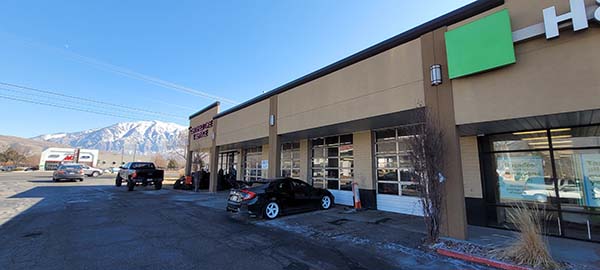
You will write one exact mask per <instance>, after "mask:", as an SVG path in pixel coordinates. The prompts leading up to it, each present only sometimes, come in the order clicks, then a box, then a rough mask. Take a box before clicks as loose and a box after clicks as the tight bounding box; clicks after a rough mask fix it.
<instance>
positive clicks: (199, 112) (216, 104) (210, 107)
mask: <svg viewBox="0 0 600 270" xmlns="http://www.w3.org/2000/svg"><path fill="white" fill-rule="evenodd" d="M220 104H221V102H219V101H215V102H213V103H212V104H210V105H208V106H206V107H204V109H202V110H200V111H198V112H196V113H194V114H192V115H190V118H189V120H192V118H194V117H196V116H198V115H201V114H203V113H205V112H206V111H208V110H210V109H212V108H214V107H215V106H219V105H220Z"/></svg>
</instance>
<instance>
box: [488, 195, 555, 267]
mask: <svg viewBox="0 0 600 270" xmlns="http://www.w3.org/2000/svg"><path fill="white" fill-rule="evenodd" d="M507 217H508V221H509V222H510V223H512V224H513V225H514V226H515V228H516V229H517V230H518V231H519V234H518V237H517V239H516V241H515V242H514V243H513V244H512V245H510V246H509V247H507V248H505V249H503V250H501V251H500V252H499V255H500V257H502V258H503V259H508V260H511V261H513V262H515V263H517V264H519V265H527V266H530V267H533V268H536V269H561V268H562V267H561V265H560V264H559V263H557V262H556V261H555V260H554V259H553V258H552V255H550V250H549V249H548V245H547V243H546V241H545V238H544V236H543V235H542V232H543V228H544V227H543V226H544V222H545V221H546V220H548V219H549V216H548V215H547V214H546V212H545V211H544V210H543V209H540V208H539V207H538V206H537V205H535V206H532V207H528V206H527V205H526V204H524V203H520V204H516V205H514V206H513V207H512V208H510V209H508V210H507Z"/></svg>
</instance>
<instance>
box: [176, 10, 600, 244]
mask: <svg viewBox="0 0 600 270" xmlns="http://www.w3.org/2000/svg"><path fill="white" fill-rule="evenodd" d="M596 18H600V11H599V10H598V5H597V4H596V2H595V1H593V0H585V1H584V0H571V1H564V0H561V1H549V0H544V1H521V0H507V1H498V0H488V1H476V2H474V3H472V4H470V5H468V6H465V7H463V8H460V9H458V10H456V11H454V12H451V13H449V14H447V15H444V16H442V17H440V18H437V19H435V20H432V21H430V22H427V23H425V24H423V25H421V26H418V27H416V28H414V29H411V30H409V31H407V32H404V33H401V34H399V35H397V36H395V37H393V38H391V39H389V40H386V41H384V42H382V43H379V44H377V45H375V46H373V47H370V48H368V49H366V50H364V51H361V52H359V53H357V54H355V55H352V56H350V57H348V58H345V59H343V60H341V61H339V62H336V63H333V64H331V65H329V66H327V67H325V68H323V69H320V70H317V71H315V72H313V73H311V74H308V75H306V76H304V77H302V78H299V79H297V80H294V81H292V82H290V83H288V84H285V85H283V86H281V87H279V88H276V89H274V90H272V91H270V92H267V93H265V94H263V95H261V96H258V97H256V98H254V99H252V100H249V101H247V102H245V103H243V104H240V105H238V106H236V107H233V108H231V109H228V110H225V111H220V110H219V103H215V104H212V105H210V106H208V107H207V108H204V109H203V110H201V111H199V112H198V113H196V114H194V115H192V116H190V131H191V132H190V155H188V156H189V157H190V158H189V160H188V166H187V172H188V173H189V172H190V171H191V170H192V169H193V170H196V169H197V168H195V166H192V165H193V164H192V163H193V162H192V161H193V159H192V157H194V156H196V157H197V156H199V155H205V156H207V157H208V158H207V161H208V164H209V165H208V168H209V170H210V171H211V172H215V173H211V183H210V190H211V191H216V188H217V184H216V178H217V173H216V172H217V171H218V170H220V169H223V170H224V173H227V171H228V168H229V167H230V166H231V165H232V166H234V167H235V168H236V170H237V172H238V173H237V176H238V179H240V180H242V179H244V180H252V179H255V178H271V177H279V176H292V177H297V178H299V179H303V180H305V181H307V182H308V183H310V184H312V185H314V186H318V187H325V188H328V189H329V190H331V191H332V193H333V194H334V195H335V197H336V203H338V204H351V203H352V193H351V191H350V190H351V183H353V182H356V183H358V186H359V187H360V195H361V199H362V203H363V206H366V207H369V208H372V209H379V210H383V211H393V212H398V213H404V214H408V215H419V214H420V213H421V211H420V209H419V207H420V205H419V202H418V197H417V194H416V190H415V183H413V182H412V181H411V178H410V171H411V170H412V168H411V164H410V163H409V162H408V159H407V146H406V138H407V136H409V135H410V134H407V130H408V129H407V128H406V127H407V126H410V125H415V124H418V123H416V122H415V120H414V117H412V116H414V115H415V114H414V112H415V111H417V110H421V108H423V107H426V108H427V109H428V110H429V111H430V112H431V113H433V114H434V115H436V116H437V119H438V120H439V125H440V127H441V128H442V129H443V130H444V132H445V138H444V141H445V144H446V148H447V149H446V153H445V159H446V164H445V166H446V169H445V175H446V177H447V182H446V185H445V188H446V201H445V205H446V209H447V211H446V215H445V218H444V223H443V225H444V226H443V227H444V232H445V234H446V235H449V236H451V237H455V238H466V236H467V224H471V225H478V226H490V227H498V228H504V227H506V226H509V225H510V224H508V221H507V215H506V213H507V211H508V209H509V206H510V204H511V203H513V202H517V201H527V202H537V203H539V204H541V205H544V206H545V207H546V209H547V210H548V212H549V213H550V214H551V218H550V220H549V221H548V224H547V226H548V234H550V235H556V236H561V237H568V238H576V239H582V240H588V241H590V240H591V241H600V212H599V209H600V208H599V207H600V125H598V124H600V76H599V75H600V53H598V51H597V49H598V45H599V44H600V24H599V23H598V22H597V20H596Z"/></svg>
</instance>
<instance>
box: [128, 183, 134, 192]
mask: <svg viewBox="0 0 600 270" xmlns="http://www.w3.org/2000/svg"><path fill="white" fill-rule="evenodd" d="M133 188H135V182H134V181H127V191H133Z"/></svg>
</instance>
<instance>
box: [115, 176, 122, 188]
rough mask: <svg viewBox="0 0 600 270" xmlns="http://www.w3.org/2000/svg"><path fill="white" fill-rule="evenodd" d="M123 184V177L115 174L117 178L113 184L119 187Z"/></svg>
mask: <svg viewBox="0 0 600 270" xmlns="http://www.w3.org/2000/svg"><path fill="white" fill-rule="evenodd" d="M122 184H123V178H121V176H120V175H117V179H115V186H117V187H120V186H121V185H122Z"/></svg>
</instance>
